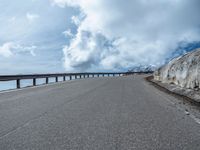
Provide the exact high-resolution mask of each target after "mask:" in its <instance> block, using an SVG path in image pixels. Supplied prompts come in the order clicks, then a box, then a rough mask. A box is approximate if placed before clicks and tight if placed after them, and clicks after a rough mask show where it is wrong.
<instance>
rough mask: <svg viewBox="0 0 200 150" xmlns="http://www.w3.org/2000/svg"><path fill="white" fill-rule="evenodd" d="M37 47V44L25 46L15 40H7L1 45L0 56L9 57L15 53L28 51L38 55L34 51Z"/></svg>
mask: <svg viewBox="0 0 200 150" xmlns="http://www.w3.org/2000/svg"><path fill="white" fill-rule="evenodd" d="M36 48H37V47H36V46H23V45H20V44H16V43H14V42H6V43H4V44H3V45H2V46H0V56H3V57H7V58H8V57H11V56H13V55H16V54H22V53H23V54H24V53H28V54H30V55H32V56H36V54H35V52H34V50H35V49H36Z"/></svg>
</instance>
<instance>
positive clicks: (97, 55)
mask: <svg viewBox="0 0 200 150" xmlns="http://www.w3.org/2000/svg"><path fill="white" fill-rule="evenodd" d="M54 4H57V5H58V6H60V7H66V6H68V7H73V8H75V9H78V10H79V11H80V15H83V14H84V16H85V17H84V19H82V20H78V19H77V18H76V17H73V19H72V20H74V23H75V24H76V25H77V26H78V29H77V34H76V35H75V36H74V39H72V40H71V43H70V45H66V46H65V47H64V49H63V51H64V55H65V57H64V59H65V68H66V69H67V70H81V69H82V70H94V69H95V68H96V70H97V69H98V70H105V69H113V70H120V69H123V68H125V69H127V68H131V67H134V66H137V65H140V64H141V65H149V64H151V65H155V66H159V65H161V64H163V63H164V62H165V59H166V58H167V57H168V56H169V55H170V54H171V53H173V52H174V50H175V49H176V48H177V47H178V45H179V43H180V42H183V41H184V42H185V43H190V42H194V41H199V39H200V32H199V27H200V20H199V14H200V9H199V6H200V2H199V1H198V0H191V1H187V0H162V1H157V0H151V1H147V0H134V1H133V0H127V1H126V2H124V0H109V1H108V0H95V1H94V0H54ZM77 20H78V21H77ZM76 22H78V23H76Z"/></svg>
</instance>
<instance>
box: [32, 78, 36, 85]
mask: <svg viewBox="0 0 200 150" xmlns="http://www.w3.org/2000/svg"><path fill="white" fill-rule="evenodd" d="M33 86H36V78H33Z"/></svg>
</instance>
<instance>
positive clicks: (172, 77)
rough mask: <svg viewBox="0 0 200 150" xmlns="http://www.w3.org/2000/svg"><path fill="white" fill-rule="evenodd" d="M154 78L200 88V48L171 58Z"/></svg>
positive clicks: (156, 72) (186, 86) (155, 73)
mask: <svg viewBox="0 0 200 150" xmlns="http://www.w3.org/2000/svg"><path fill="white" fill-rule="evenodd" d="M154 79H155V80H159V81H161V82H163V83H172V84H176V85H179V86H180V87H183V88H190V89H199V88H200V48H199V49H196V50H194V51H191V52H189V53H187V54H185V55H183V56H180V57H178V58H175V59H173V60H171V61H170V62H169V63H168V64H166V65H165V66H163V67H161V68H159V69H158V70H157V71H155V72H154Z"/></svg>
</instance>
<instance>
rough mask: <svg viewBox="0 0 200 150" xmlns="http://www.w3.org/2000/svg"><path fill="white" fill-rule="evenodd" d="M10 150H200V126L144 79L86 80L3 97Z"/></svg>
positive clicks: (3, 131) (3, 132)
mask: <svg viewBox="0 0 200 150" xmlns="http://www.w3.org/2000/svg"><path fill="white" fill-rule="evenodd" d="M171 98H172V97H171ZM12 149H15V150H27V149H30V150H199V149H200V124H198V123H197V122H195V120H194V119H192V118H191V117H190V116H189V115H186V114H185V113H184V112H183V111H180V110H179V109H177V107H175V106H174V105H173V104H172V103H170V99H169V95H167V94H165V93H163V92H161V91H159V90H157V89H156V88H154V87H153V86H151V85H150V84H149V83H147V82H146V81H145V80H144V79H143V76H140V75H135V76H127V77H108V78H93V79H82V80H75V81H67V82H63V83H58V84H52V85H47V86H40V87H34V88H27V89H22V90H17V91H11V92H3V93H0V150H12Z"/></svg>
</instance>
